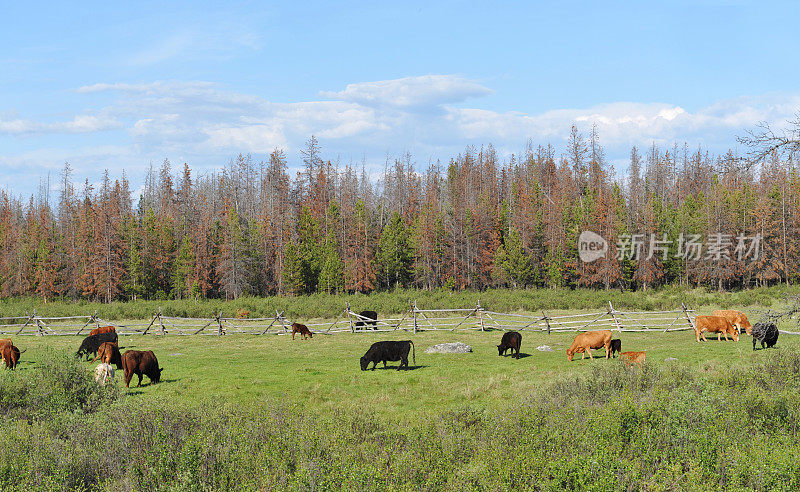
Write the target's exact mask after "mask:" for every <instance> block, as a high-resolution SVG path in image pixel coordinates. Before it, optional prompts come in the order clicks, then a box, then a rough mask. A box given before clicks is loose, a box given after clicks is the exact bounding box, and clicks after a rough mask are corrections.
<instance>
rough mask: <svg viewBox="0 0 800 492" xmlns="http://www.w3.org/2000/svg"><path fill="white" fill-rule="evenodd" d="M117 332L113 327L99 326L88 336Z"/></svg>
mask: <svg viewBox="0 0 800 492" xmlns="http://www.w3.org/2000/svg"><path fill="white" fill-rule="evenodd" d="M112 331H117V329H116V328H114V327H113V326H100V327H97V328H95V329H94V330H92V331H90V332H89V335H99V334H101V333H111V332H112Z"/></svg>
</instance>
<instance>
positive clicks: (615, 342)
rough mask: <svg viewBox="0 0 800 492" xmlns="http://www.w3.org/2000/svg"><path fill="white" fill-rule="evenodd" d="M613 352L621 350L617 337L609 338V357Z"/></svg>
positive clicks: (620, 343)
mask: <svg viewBox="0 0 800 492" xmlns="http://www.w3.org/2000/svg"><path fill="white" fill-rule="evenodd" d="M615 352H622V340H620V339H619V338H614V339H612V340H611V357H614V353H615Z"/></svg>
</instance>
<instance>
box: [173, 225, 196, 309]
mask: <svg viewBox="0 0 800 492" xmlns="http://www.w3.org/2000/svg"><path fill="white" fill-rule="evenodd" d="M193 273H194V252H193V249H192V240H191V239H190V238H189V236H183V241H181V246H180V248H178V255H177V256H176V258H175V265H174V266H173V267H172V297H174V298H175V299H183V298H184V297H186V296H188V295H189V294H190V292H191V288H192V285H194V284H195V283H196V280H195V279H194V277H193V275H192V274H193Z"/></svg>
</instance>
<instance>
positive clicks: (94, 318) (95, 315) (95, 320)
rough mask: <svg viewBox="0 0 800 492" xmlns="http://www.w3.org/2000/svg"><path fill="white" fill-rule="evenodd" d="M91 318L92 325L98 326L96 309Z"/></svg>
mask: <svg viewBox="0 0 800 492" xmlns="http://www.w3.org/2000/svg"><path fill="white" fill-rule="evenodd" d="M92 320H93V321H94V327H95V328H100V320H99V319H97V309H95V310H94V316H92Z"/></svg>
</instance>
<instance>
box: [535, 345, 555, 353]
mask: <svg viewBox="0 0 800 492" xmlns="http://www.w3.org/2000/svg"><path fill="white" fill-rule="evenodd" d="M536 350H538V351H539V352H552V351H553V348H552V347H551V346H550V345H539V346H538V347H536Z"/></svg>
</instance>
